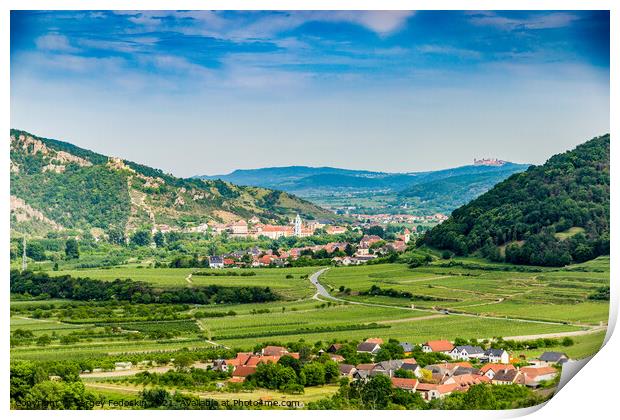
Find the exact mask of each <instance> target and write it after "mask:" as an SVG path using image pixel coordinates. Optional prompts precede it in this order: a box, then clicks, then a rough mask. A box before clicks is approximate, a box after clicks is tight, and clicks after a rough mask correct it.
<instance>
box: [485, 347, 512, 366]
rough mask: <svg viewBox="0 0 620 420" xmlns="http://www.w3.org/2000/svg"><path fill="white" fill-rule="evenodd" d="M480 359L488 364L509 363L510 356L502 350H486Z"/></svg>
mask: <svg viewBox="0 0 620 420" xmlns="http://www.w3.org/2000/svg"><path fill="white" fill-rule="evenodd" d="M481 359H482V360H484V361H486V362H488V363H509V362H510V355H509V354H508V352H507V351H506V350H504V349H488V350H487V351H485V352H484V355H483V356H482V357H481Z"/></svg>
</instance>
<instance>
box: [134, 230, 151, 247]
mask: <svg viewBox="0 0 620 420" xmlns="http://www.w3.org/2000/svg"><path fill="white" fill-rule="evenodd" d="M131 243H132V244H134V245H137V246H149V245H150V244H151V232H150V231H148V230H137V231H135V232H134V234H133V235H131Z"/></svg>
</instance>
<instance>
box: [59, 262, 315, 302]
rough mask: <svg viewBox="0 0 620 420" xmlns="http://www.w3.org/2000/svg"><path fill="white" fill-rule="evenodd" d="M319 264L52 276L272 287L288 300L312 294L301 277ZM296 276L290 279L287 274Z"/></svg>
mask: <svg viewBox="0 0 620 420" xmlns="http://www.w3.org/2000/svg"><path fill="white" fill-rule="evenodd" d="M317 269H318V268H317V267H299V268H256V269H231V270H230V271H234V272H235V273H239V274H241V273H244V272H254V273H255V274H256V275H254V276H240V275H239V276H192V277H191V278H190V279H189V281H188V276H189V275H190V274H192V273H195V272H199V271H201V272H205V271H207V272H208V271H214V272H220V273H221V272H226V271H228V270H227V269H224V270H215V269H208V268H206V269H205V268H138V267H136V266H128V267H113V268H110V269H100V268H94V269H80V270H67V271H57V272H52V273H50V275H52V276H53V275H65V274H69V275H71V276H74V277H89V278H92V279H98V280H108V281H112V280H116V279H131V280H135V281H144V282H147V283H151V284H153V285H155V286H161V287H191V286H207V285H212V284H214V285H221V286H269V287H271V288H272V289H273V290H274V291H275V292H277V293H279V294H280V295H282V296H283V297H285V298H286V299H300V298H303V297H307V296H311V295H312V294H313V290H314V289H313V287H312V285H311V284H310V282H309V281H308V280H307V279H305V278H301V277H302V276H305V275H310V274H311V273H314V272H315V271H317ZM287 275H288V276H293V278H286V276H287Z"/></svg>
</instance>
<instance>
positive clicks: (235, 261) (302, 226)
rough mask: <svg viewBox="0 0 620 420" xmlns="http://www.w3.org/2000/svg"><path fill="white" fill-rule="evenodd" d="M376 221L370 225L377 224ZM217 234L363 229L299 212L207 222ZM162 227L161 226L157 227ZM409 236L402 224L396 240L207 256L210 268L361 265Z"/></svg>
mask: <svg viewBox="0 0 620 420" xmlns="http://www.w3.org/2000/svg"><path fill="white" fill-rule="evenodd" d="M378 225H379V224H378V223H375V224H373V225H371V226H378ZM207 226H208V228H209V229H210V232H212V233H213V234H214V235H216V236H221V235H226V236H227V237H228V238H241V239H246V238H252V239H258V238H260V237H265V238H268V239H271V240H274V241H275V240H278V239H280V238H287V237H295V238H307V237H310V236H315V235H320V234H324V235H342V234H345V233H347V232H348V231H355V232H358V233H361V232H362V229H361V227H359V226H350V227H345V226H339V225H333V224H328V222H327V221H315V220H312V221H308V222H306V223H304V222H303V221H302V219H301V217H300V216H299V215H297V216H296V217H295V219H294V220H293V221H292V222H291V223H290V224H288V225H271V224H264V223H261V222H260V220H259V219H258V218H257V217H252V218H251V219H249V220H248V221H245V220H237V221H235V222H231V223H211V224H209V225H207ZM159 228H161V226H160V227H159ZM411 239H412V232H411V231H410V230H409V229H408V228H406V227H404V228H402V230H401V232H400V233H399V234H398V235H396V236H395V239H392V240H385V239H383V238H381V237H380V236H378V235H363V236H362V238H361V239H360V240H359V242H348V241H339V242H329V243H327V244H322V245H311V246H303V247H293V248H290V249H284V248H279V249H276V250H274V249H271V248H267V249H262V248H259V247H257V246H254V247H252V248H249V249H246V250H243V251H235V252H231V253H227V254H223V255H211V256H208V266H209V268H215V269H220V268H235V267H252V268H256V267H284V266H287V265H289V264H290V262H291V261H295V260H297V259H299V258H300V257H303V256H306V257H310V258H312V257H315V258H323V259H324V258H330V259H331V261H332V263H333V264H334V265H344V266H348V265H360V264H364V263H366V262H368V261H371V260H373V259H375V258H377V257H380V256H384V255H388V254H390V253H400V252H404V251H405V250H406V249H407V245H408V244H409V242H410V241H411Z"/></svg>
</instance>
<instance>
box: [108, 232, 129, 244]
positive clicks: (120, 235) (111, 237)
mask: <svg viewBox="0 0 620 420" xmlns="http://www.w3.org/2000/svg"><path fill="white" fill-rule="evenodd" d="M108 241H110V243H111V244H115V245H125V232H123V230H122V229H119V228H111V229H110V230H108Z"/></svg>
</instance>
